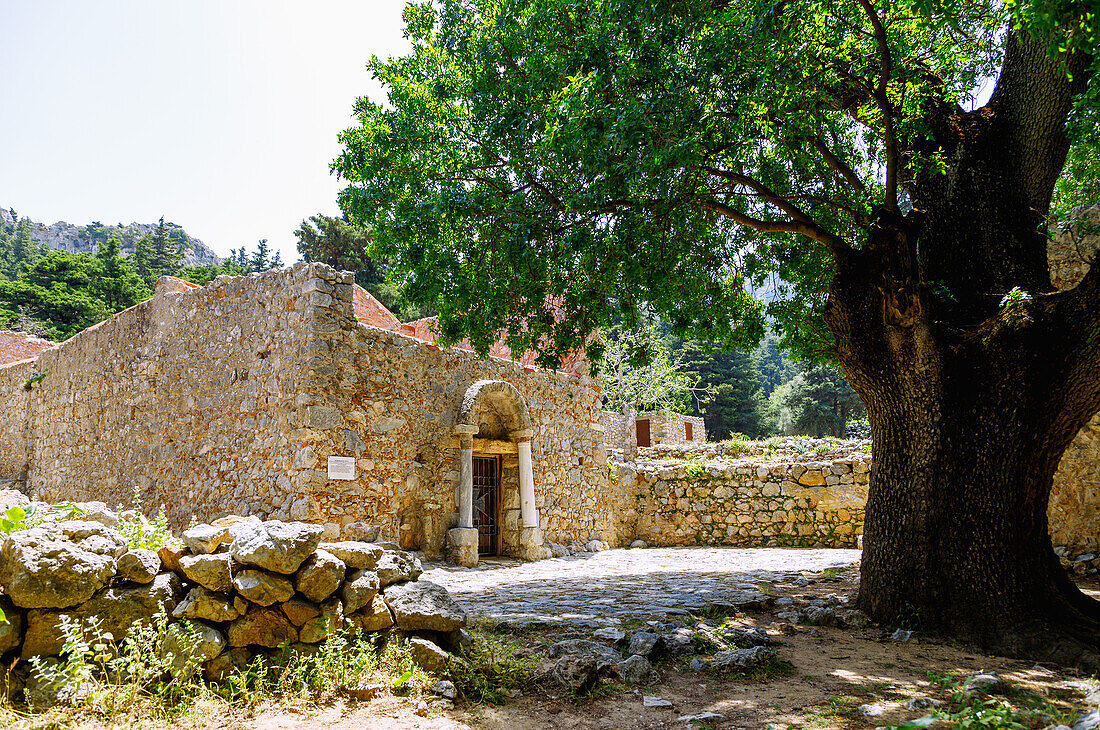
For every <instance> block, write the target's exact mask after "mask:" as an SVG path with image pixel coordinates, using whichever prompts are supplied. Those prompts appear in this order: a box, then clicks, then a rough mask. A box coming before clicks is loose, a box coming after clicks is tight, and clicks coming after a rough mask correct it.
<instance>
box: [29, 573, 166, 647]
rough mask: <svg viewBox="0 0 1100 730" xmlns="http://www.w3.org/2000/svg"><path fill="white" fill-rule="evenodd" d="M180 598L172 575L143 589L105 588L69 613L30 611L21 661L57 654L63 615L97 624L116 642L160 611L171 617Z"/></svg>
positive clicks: (159, 576) (60, 639)
mask: <svg viewBox="0 0 1100 730" xmlns="http://www.w3.org/2000/svg"><path fill="white" fill-rule="evenodd" d="M179 595H180V579H179V578H178V577H177V576H176V575H175V574H174V573H161V574H159V575H158V576H157V577H156V578H154V579H153V581H152V582H151V583H148V584H146V585H140V586H131V587H113V588H105V589H103V590H102V591H100V592H99V593H97V594H96V595H95V596H94V597H92V598H91V599H90V600H88V601H86V602H85V603H83V604H82V605H80V606H78V607H76V608H74V609H71V610H69V611H43V610H35V611H30V612H29V613H28V614H27V634H26V637H24V639H23V652H22V657H23V658H24V659H29V658H31V657H33V656H56V655H57V654H58V653H60V651H61V647H62V645H63V643H64V637H63V636H62V635H61V615H62V614H67V615H69V616H71V617H73V618H74V619H79V620H81V621H83V622H86V621H88V620H98V622H99V626H98V630H99V631H100V632H102V633H104V634H110V635H111V637H112V638H113V639H114V640H115V641H123V640H124V639H125V638H126V637H127V636H128V635H129V633H130V629H131V628H132V627H133V625H134V624H135V623H137V622H138V621H142V622H143V623H145V624H146V625H148V624H150V622H152V620H153V617H154V616H155V615H156V614H157V613H159V612H161V611H163V612H164V613H166V614H168V615H171V614H172V612H173V611H174V610H175V608H176V604H177V602H178V601H179Z"/></svg>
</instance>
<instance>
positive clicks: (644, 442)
mask: <svg viewBox="0 0 1100 730" xmlns="http://www.w3.org/2000/svg"><path fill="white" fill-rule="evenodd" d="M634 423H635V424H636V426H637V431H638V446H649V421H648V420H639V421H635V422H634Z"/></svg>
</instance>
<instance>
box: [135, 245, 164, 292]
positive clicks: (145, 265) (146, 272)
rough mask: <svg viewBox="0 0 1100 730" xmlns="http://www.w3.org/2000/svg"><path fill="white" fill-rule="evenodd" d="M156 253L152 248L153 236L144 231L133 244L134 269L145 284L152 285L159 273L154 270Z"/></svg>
mask: <svg viewBox="0 0 1100 730" xmlns="http://www.w3.org/2000/svg"><path fill="white" fill-rule="evenodd" d="M155 258H156V254H155V252H154V250H153V237H152V236H151V235H149V234H148V233H146V234H145V235H144V236H142V237H141V238H139V239H138V240H137V242H136V243H135V244H134V257H133V262H134V271H136V272H137V275H138V276H140V277H141V278H142V279H143V280H144V281H145V283H146V284H148V285H149V286H152V285H153V284H154V283H155V282H156V280H157V277H158V276H160V274H159V273H158V272H157V271H156V270H155Z"/></svg>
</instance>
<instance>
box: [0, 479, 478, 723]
mask: <svg viewBox="0 0 1100 730" xmlns="http://www.w3.org/2000/svg"><path fill="white" fill-rule="evenodd" d="M9 501H10V500H9ZM78 506H79V507H82V508H83V509H81V510H80V512H78V513H77V514H76V516H77V519H54V520H52V521H48V522H45V523H43V524H42V525H41V526H38V527H33V528H31V529H26V530H20V531H16V532H13V533H12V534H10V535H7V536H6V537H5V538H4V540H3V543H2V545H0V588H2V589H3V590H2V593H0V609H2V610H3V611H4V613H5V614H6V615H7V617H8V621H7V623H0V658H2V659H3V662H4V665H5V666H12V665H13V664H14V665H15V666H16V669H17V671H16V672H15V673H14V677H15V680H16V682H15V684H17V685H20V686H22V685H25V686H26V688H27V690H28V700H30V701H31V704H32V705H33V704H36V700H35V698H34V697H32V696H31V695H34V694H36V693H39V694H40V693H41V690H42V689H43V688H41V687H37V686H36V685H35V682H36V680H35V675H34V674H33V673H31V672H29V667H28V666H27V662H28V660H30V659H32V658H34V657H47V658H48V657H55V656H57V655H58V654H59V653H60V652H61V651H62V646H63V641H64V637H63V634H62V618H63V617H64V616H69V617H71V618H72V619H80V620H90V619H95V620H98V621H99V627H98V630H99V631H100V632H106V633H109V634H111V636H112V637H113V639H114V640H115V641H116V642H120V643H121V642H123V641H125V640H126V638H127V636H128V635H129V633H130V631H131V630H133V627H134V625H135V622H137V621H144V622H145V623H146V624H147V625H148V624H150V623H151V622H152V620H153V617H154V616H155V615H156V614H157V613H158V612H161V611H163V612H164V613H165V614H166V615H167V616H168V617H169V619H170V621H171V622H184V624H183V632H182V633H181V634H180V635H181V636H184V637H187V639H186V640H187V641H188V642H191V643H193V644H194V649H193V652H192V653H193V655H194V656H195V657H197V658H198V660H199V662H200V663H201V671H202V673H203V674H204V676H205V678H206V679H207V680H210V681H218V680H220V679H222V678H223V677H225V676H226V675H227V674H228V673H230V672H231V671H233V670H234V669H239V668H243V667H246V666H247V665H248V664H249V662H250V661H251V660H252V658H253V657H254V656H255V655H257V654H263V653H265V652H270V651H271V650H275V649H277V648H279V647H281V646H283V645H288V646H290V647H291V648H292V649H297V650H301V651H312V650H313V647H314V646H315V645H316V644H318V643H320V642H322V641H324V640H325V639H327V638H329V637H332V636H334V635H336V634H337V633H340V632H361V633H379V634H380V635H386V636H393V637H396V638H397V639H399V640H402V641H404V640H408V641H409V642H410V644H411V645H412V654H413V658H414V660H415V661H417V662H418V663H419V664H421V666H423V667H424V669H425V670H427V671H438V670H441V669H443V668H444V667H445V666H446V665H447V662H448V661H449V657H448V654H447V651H446V649H450V650H455V649H456V648H457V647H459V646H460V645H461V644H462V643H464V642H465V641H467V639H468V637H466V636H465V635H464V632H463V627H464V626H465V624H466V614H465V612H464V611H463V610H462V609H461V608H459V606H458V605H457V604H456V603H455V602H454V601H453V600H452V599H451V597H450V595H449V594H448V593H447V591H446V590H445V589H444V588H442V587H441V586H439V585H436V584H434V583H431V582H429V581H421V580H417V579H418V577H419V576H420V574H421V572H422V571H421V567H420V561H419V559H418V558H417V557H416V556H414V555H412V554H410V553H406V552H402V551H399V550H396V549H393V548H394V547H395V546H393V545H392V544H390V545H386V544H374V543H369V542H364V541H351V540H346V541H342V542H323V541H322V528H321V527H320V526H319V525H312V524H306V523H301V522H281V521H278V520H268V521H261V520H259V519H257V518H255V517H249V518H242V517H229V518H225V519H222V520H218V521H216V522H214V523H213V524H203V525H198V526H196V527H193V528H191V529H188V530H186V531H185V532H184V533H183V538H182V541H178V540H171V541H169V542H168V544H166V545H165V546H163V547H160V548H159V550H156V551H154V550H150V549H141V548H131V547H129V546H128V542H127V538H126V537H125V536H124V535H123V532H122V531H120V529H116V528H118V527H120V525H119V524H118V520H119V517H118V515H117V514H115V513H113V512H111V511H110V510H108V509H106V508H105V507H104V506H103V505H102V503H91V504H85V505H78ZM185 658H186V657H181V661H182V660H183V659H185ZM12 689H14V690H18V689H19V687H18V686H14V687H9V690H12ZM39 699H41V698H39Z"/></svg>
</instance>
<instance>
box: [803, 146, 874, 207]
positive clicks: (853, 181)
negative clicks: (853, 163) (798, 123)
mask: <svg viewBox="0 0 1100 730" xmlns="http://www.w3.org/2000/svg"><path fill="white" fill-rule="evenodd" d="M807 141H808V142H809V143H810V146H811V147H813V148H814V150H816V151H817V152H818V154H820V155H821V156H822V157H824V158H825V163H826V164H827V165H828V166H829V167H831V168H833V170H835V171H836V172H837V174H839V175H840V177H841V178H843V179H844V180H845V181H846V182H847V183H848V184H849V185H851V186H852V187H853V188H855V189H856V190H858V191H859V192H861V193H863V192H866V191H867V185H865V184H864V182H863V180H861V179H860V177H859V175H857V174H856V171H855V170H853V169H852V168H851V167H849V166H848V165H847V164H846V163H845V162H844V160H842V159H840V158H839V157H837V156H836V155H835V154H833V151H832V150H830V149H829V148H828V147H827V146H826V145H825V141H824V140H822V139H821V138H820V137H818V136H816V135H815V136H812V137H808V138H807Z"/></svg>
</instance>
